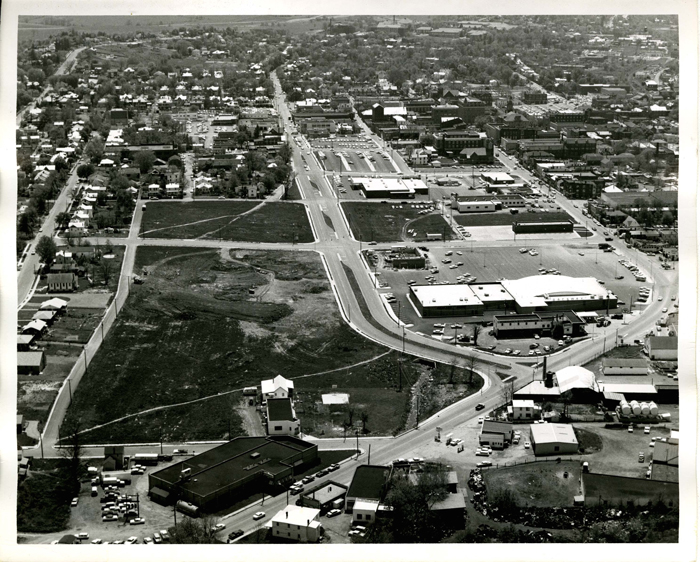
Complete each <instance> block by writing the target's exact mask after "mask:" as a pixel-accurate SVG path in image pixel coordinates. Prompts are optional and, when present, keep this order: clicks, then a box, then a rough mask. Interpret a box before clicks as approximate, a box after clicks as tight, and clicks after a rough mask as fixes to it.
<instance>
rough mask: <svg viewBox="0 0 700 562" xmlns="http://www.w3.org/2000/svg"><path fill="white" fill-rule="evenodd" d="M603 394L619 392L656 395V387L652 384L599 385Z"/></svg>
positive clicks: (607, 383)
mask: <svg viewBox="0 0 700 562" xmlns="http://www.w3.org/2000/svg"><path fill="white" fill-rule="evenodd" d="M601 387H602V391H603V392H619V393H621V394H625V393H629V394H637V393H639V394H656V387H655V386H654V385H653V384H634V383H628V384H614V383H609V382H606V383H603V384H601Z"/></svg>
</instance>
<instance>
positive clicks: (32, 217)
mask: <svg viewBox="0 0 700 562" xmlns="http://www.w3.org/2000/svg"><path fill="white" fill-rule="evenodd" d="M37 218H38V217H37V212H36V211H35V210H34V208H33V207H29V208H28V209H27V210H26V211H24V213H22V214H21V215H20V216H19V224H18V225H17V230H18V231H19V232H21V233H22V234H24V235H25V236H27V237H29V236H31V235H32V234H33V233H34V225H35V224H36V221H37Z"/></svg>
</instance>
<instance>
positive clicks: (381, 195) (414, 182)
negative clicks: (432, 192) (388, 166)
mask: <svg viewBox="0 0 700 562" xmlns="http://www.w3.org/2000/svg"><path fill="white" fill-rule="evenodd" d="M350 186H351V187H352V189H359V190H361V191H362V193H363V194H364V196H365V197H366V198H367V199H412V198H414V197H415V196H416V193H419V194H420V193H428V186H427V185H426V183H425V182H424V181H423V180H420V179H410V178H395V177H379V178H367V177H364V178H357V177H355V178H351V180H350Z"/></svg>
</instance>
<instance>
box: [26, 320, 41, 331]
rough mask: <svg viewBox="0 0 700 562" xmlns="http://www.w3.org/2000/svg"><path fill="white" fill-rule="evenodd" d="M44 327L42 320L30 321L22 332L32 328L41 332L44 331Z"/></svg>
mask: <svg viewBox="0 0 700 562" xmlns="http://www.w3.org/2000/svg"><path fill="white" fill-rule="evenodd" d="M46 326H47V325H46V322H44V321H43V320H32V321H31V322H30V323H29V324H27V325H26V326H25V327H24V328H22V331H23V332H24V331H26V330H30V329H32V328H33V329H35V330H39V331H40V332H41V331H42V330H45V329H46Z"/></svg>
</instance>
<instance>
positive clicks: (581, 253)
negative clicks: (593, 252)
mask: <svg viewBox="0 0 700 562" xmlns="http://www.w3.org/2000/svg"><path fill="white" fill-rule="evenodd" d="M578 255H579V256H585V255H586V254H584V253H583V252H579V253H578Z"/></svg>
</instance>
